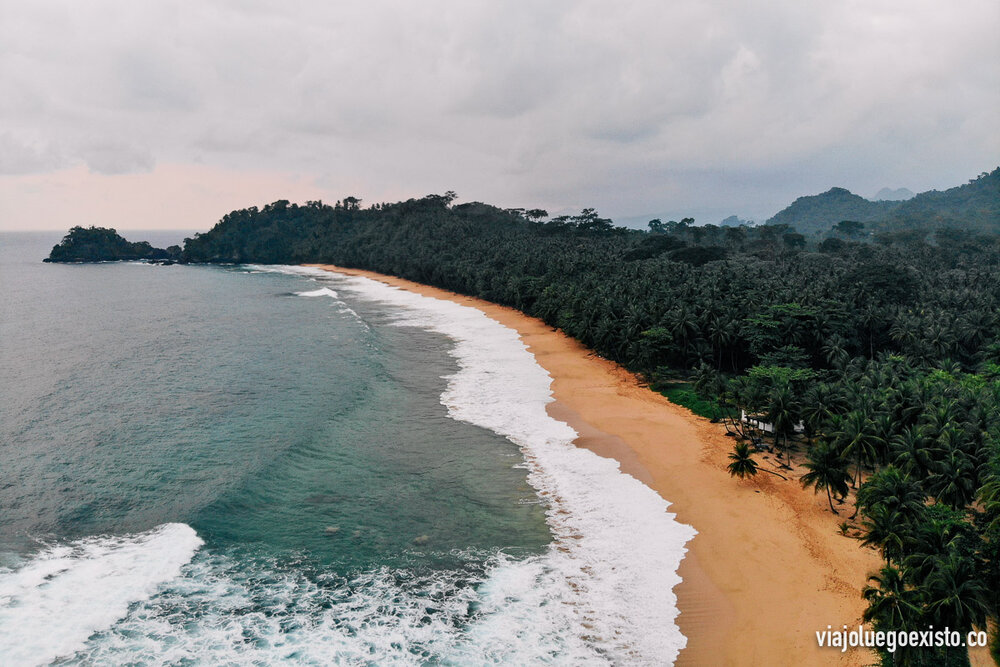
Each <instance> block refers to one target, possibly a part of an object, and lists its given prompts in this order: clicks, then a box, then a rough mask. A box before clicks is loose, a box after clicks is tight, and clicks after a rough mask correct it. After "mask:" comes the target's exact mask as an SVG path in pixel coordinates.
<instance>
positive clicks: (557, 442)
mask: <svg viewBox="0 0 1000 667" xmlns="http://www.w3.org/2000/svg"><path fill="white" fill-rule="evenodd" d="M253 269H255V270H261V271H274V270H277V271H281V272H284V273H293V274H297V275H303V276H306V277H310V278H313V279H314V280H315V281H316V282H318V283H319V284H320V285H321V286H322V287H320V288H319V289H316V290H309V291H305V292H303V293H301V295H302V296H327V297H331V298H332V299H333V300H334V304H333V305H334V306H335V307H338V308H342V307H346V306H347V304H345V303H344V302H343V301H342V299H344V298H345V296H346V297H348V298H349V300H351V301H355V302H356V301H357V300H365V301H374V302H379V303H383V304H386V305H388V306H390V311H391V312H393V313H395V314H396V319H395V323H396V324H398V325H400V326H414V327H420V328H423V329H429V330H432V331H435V332H439V333H441V334H444V335H446V336H448V337H449V338H451V339H452V340H453V341H454V345H453V348H452V349H451V351H450V353H451V355H452V356H453V357H454V358H455V361H456V364H457V366H458V370H457V372H456V373H454V374H453V375H451V376H450V377H448V378H447V385H446V390H445V391H444V393H443V394H442V396H441V402H442V403H443V404H444V405H445V406H446V409H447V411H448V414H449V415H450V416H451V417H453V418H454V419H458V420H461V421H465V422H468V423H472V424H475V425H478V426H480V427H483V428H487V429H490V430H492V431H495V432H497V433H500V434H502V435H504V436H506V437H507V438H509V439H510V440H511V441H512V442H514V443H516V444H517V445H518V446H519V447H520V449H521V451H522V453H523V458H524V465H525V467H526V468H527V470H528V481H529V482H530V483H531V485H532V486H533V487H534V488H535V489H536V491H537V493H538V495H539V496H540V497H541V498H542V499H543V500H544V502H545V505H546V508H547V519H548V523H549V526H550V530H551V532H552V534H553V541H552V543H551V544H550V546H549V547H548V548H547V549H546V551H544V552H543V553H542V554H540V555H537V556H530V557H514V556H511V555H508V554H505V553H503V552H499V553H498V552H493V553H473V552H471V551H470V552H469V553H468V554H467V555H465V556H463V558H464V559H465V561H464V562H465V564H464V565H463V566H462V567H458V568H454V569H449V570H438V571H429V572H428V571H407V570H392V569H388V568H384V567H383V568H379V569H376V570H372V571H367V572H357V573H354V574H351V575H350V576H341V575H337V574H334V573H325V574H323V573H321V574H318V575H315V574H312V575H311V574H308V573H306V572H303V571H300V570H299V569H297V568H295V567H290V566H288V564H282V563H280V562H278V561H275V560H273V559H272V558H271V557H266V556H265V557H261V558H253V557H249V558H248V557H247V556H246V554H243V555H234V554H227V553H212V551H211V550H207V549H200V550H199V548H198V547H199V545H200V544H201V541H200V540H199V538H198V537H197V535H195V534H194V531H193V530H191V529H190V528H189V527H187V526H184V525H177V524H171V525H168V526H163V527H161V528H159V529H157V530H156V531H152V532H150V533H145V534H142V535H137V536H131V537H128V538H105V537H101V538H91V539H89V540H82V541H80V542H77V543H73V544H71V545H67V546H66V547H53V548H51V549H49V550H47V551H43V552H42V553H41V554H39V555H37V556H36V557H35V558H33V559H32V560H31V561H29V562H28V563H27V564H26V565H24V566H21V567H20V568H19V569H15V570H13V571H8V572H2V571H0V582H2V583H0V586H3V588H0V655H3V656H4V658H5V660H6V662H8V663H11V664H39V663H44V662H48V661H50V660H52V659H53V658H56V657H57V656H64V657H63V658H61V659H60V663H62V662H66V663H71V664H88V665H89V664H111V663H113V664H120V663H134V664H178V663H194V664H259V665H272V664H289V663H294V664H329V663H337V664H349V665H370V664H378V665H420V664H428V663H432V664H443V665H467V664H468V665H482V664H516V665H521V664H558V665H563V664H574V665H576V664H601V663H606V664H658V665H660V664H669V663H671V662H672V661H673V660H674V659H675V658H676V656H677V653H678V651H679V650H680V649H681V648H682V647H683V646H684V645H685V642H686V640H685V638H684V637H683V635H682V634H681V633H680V631H679V629H678V628H677V626H676V624H675V622H674V621H675V618H676V615H677V608H676V598H675V596H674V594H673V591H672V589H673V587H674V585H676V584H677V583H678V582H679V581H680V578H679V577H678V575H677V573H676V571H677V567H678V565H679V564H680V561H681V559H682V558H683V556H684V553H685V547H684V545H685V543H686V542H687V541H688V540H689V539H691V537H693V535H694V530H693V529H692V528H690V527H689V526H686V525H683V524H680V523H678V522H677V521H675V520H674V517H673V515H672V514H670V513H669V512H668V511H667V508H668V506H669V504H668V503H667V502H666V501H664V500H663V499H662V498H660V497H659V495H657V494H656V493H655V492H653V491H652V490H651V489H649V488H648V487H646V486H645V485H643V484H641V483H640V482H638V481H637V480H635V479H634V478H632V477H630V476H628V475H625V474H623V473H622V472H621V471H620V469H619V465H618V463H617V462H616V461H613V460H611V459H606V458H602V457H599V456H597V455H596V454H593V453H592V452H590V451H588V450H585V449H580V448H577V447H576V446H574V445H573V440H574V439H575V437H576V433H575V432H574V431H573V429H572V428H570V427H569V426H568V425H566V424H564V423H562V422H560V421H557V420H555V419H553V418H551V417H550V416H549V415H548V413H547V412H546V410H545V406H546V404H547V403H549V402H550V401H552V400H553V399H552V395H551V390H550V385H551V378H550V376H549V375H548V374H547V373H546V372H545V371H544V369H542V368H541V367H540V366H539V365H538V364H537V363H536V362H535V359H534V357H533V356H532V355H531V354H530V352H529V351H528V350H527V349H526V348H525V346H524V344H523V343H522V342H521V340H520V339H519V337H518V335H517V333H516V332H515V331H513V330H511V329H509V328H506V327H503V326H501V325H500V324H499V323H497V322H495V321H493V320H491V319H489V318H488V317H486V316H485V315H484V314H483V313H482V312H481V311H479V310H476V309H474V308H469V307H465V306H461V305H458V304H455V303H453V302H450V301H443V300H439V299H432V298H428V297H423V296H419V295H417V294H414V293H411V292H406V291H402V290H398V289H395V288H392V287H389V286H387V285H384V284H382V283H379V282H375V281H371V280H367V279H364V278H353V277H351V278H346V277H342V276H335V275H333V274H330V273H328V272H325V271H322V270H319V269H307V268H301V267H253ZM328 286H329V287H328ZM333 287H336V290H335V289H333ZM334 295H336V296H334ZM196 551H197V553H196ZM11 576H13V578H11ZM47 577H49V578H48V579H47ZM25 610H27V611H28V613H27V614H26V615H24V616H21V617H19V615H20V614H21V612H24V611H25ZM57 613H58V619H55V618H54V617H55V615H56V614H57ZM52 628H58V631H53V630H52ZM25 638H27V639H25ZM18 642H24V644H23V645H19V643H18ZM50 644H51V645H50ZM11 656H13V657H14V659H11Z"/></svg>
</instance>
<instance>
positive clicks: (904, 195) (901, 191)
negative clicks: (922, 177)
mask: <svg viewBox="0 0 1000 667" xmlns="http://www.w3.org/2000/svg"><path fill="white" fill-rule="evenodd" d="M915 196H916V195H914V193H913V191H912V190H910V189H909V188H896V189H895V190H894V189H892V188H882V189H881V190H879V191H878V192H877V193H875V196H874V197H872V201H906V200H907V199H913V198H914V197H915Z"/></svg>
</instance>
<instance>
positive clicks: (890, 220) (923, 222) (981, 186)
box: [885, 167, 1000, 233]
mask: <svg viewBox="0 0 1000 667" xmlns="http://www.w3.org/2000/svg"><path fill="white" fill-rule="evenodd" d="M885 227H886V228H889V229H892V228H896V229H898V228H915V227H920V228H924V229H927V228H934V227H952V228H961V229H968V230H974V231H989V232H993V233H1000V167H998V168H997V169H994V170H993V171H992V172H990V173H988V174H987V173H983V174H980V176H979V177H978V178H975V179H973V180H971V181H969V182H968V183H966V184H965V185H960V186H958V187H954V188H949V189H948V190H944V191H943V192H939V191H937V190H931V191H929V192H923V193H921V194H919V195H916V196H915V197H913V198H912V199H910V200H908V201H905V202H902V203H901V204H900V205H899V207H898V208H896V209H894V210H893V211H892V213H891V214H890V215H889V216H888V217H887V219H886V223H885Z"/></svg>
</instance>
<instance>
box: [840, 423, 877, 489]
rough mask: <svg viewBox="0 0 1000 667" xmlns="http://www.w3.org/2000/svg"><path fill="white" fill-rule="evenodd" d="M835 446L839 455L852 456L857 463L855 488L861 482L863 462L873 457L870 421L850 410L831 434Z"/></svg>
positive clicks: (873, 437) (873, 438)
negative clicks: (838, 450)
mask: <svg viewBox="0 0 1000 667" xmlns="http://www.w3.org/2000/svg"><path fill="white" fill-rule="evenodd" d="M833 435H834V438H835V444H836V445H837V446H838V447H839V449H840V452H841V455H843V456H845V457H847V456H851V455H853V456H854V457H855V458H856V461H857V467H856V469H855V470H856V473H855V475H854V482H853V486H854V487H855V488H857V486H858V482H860V481H861V471H862V468H863V466H864V464H865V462H867V461H870V460H872V458H873V457H874V455H875V451H876V450H875V447H876V442H875V435H874V433H872V421H871V420H870V419H868V418H867V417H866V416H865V415H864V413H862V412H861V411H859V410H852V411H851V412H849V413H848V414H847V416H846V417H845V418H844V419H842V420H840V424H839V429H838V430H837V431H836V432H835V433H834V434H833Z"/></svg>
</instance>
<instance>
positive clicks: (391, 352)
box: [0, 233, 694, 665]
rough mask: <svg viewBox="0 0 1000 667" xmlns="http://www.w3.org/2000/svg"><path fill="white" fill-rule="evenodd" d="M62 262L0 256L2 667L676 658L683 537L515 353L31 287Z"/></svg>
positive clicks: (509, 338)
mask: <svg viewBox="0 0 1000 667" xmlns="http://www.w3.org/2000/svg"><path fill="white" fill-rule="evenodd" d="M59 236H60V235H58V234H10V233H7V234H0V287H2V289H0V663H2V664H4V665H45V664H57V665H64V664H72V665H76V664H86V665H90V664H182V665H188V664H213V665H214V664H254V665H269V664H309V665H324V664H349V665H394V664H400V665H416V664H433V665H438V664H441V665H481V664H518V665H520V664H669V663H671V662H672V661H673V660H674V658H675V657H676V654H677V652H678V651H679V650H680V648H682V647H683V646H684V643H685V640H684V637H683V636H682V635H681V634H680V632H679V630H678V628H677V626H676V625H675V623H674V619H675V616H676V614H677V609H676V600H675V598H674V595H673V593H672V590H671V589H672V587H673V586H674V585H675V584H676V583H677V582H678V581H679V579H678V577H677V575H676V570H677V567H678V565H679V563H680V560H681V558H682V557H683V554H684V544H685V543H686V542H687V540H689V539H690V538H691V537H692V536H693V534H694V531H693V530H692V529H691V528H690V527H688V526H685V525H682V524H679V523H678V522H676V521H675V520H674V519H673V516H672V515H671V514H670V513H669V511H668V510H667V508H668V504H667V503H666V502H665V501H663V500H662V499H661V498H660V497H659V496H658V495H657V494H655V493H654V492H653V491H651V490H650V489H648V488H647V487H645V486H644V485H642V484H640V483H639V482H638V481H636V480H635V479H633V478H632V477H629V476H627V475H624V474H622V473H621V472H620V471H619V470H618V465H617V463H615V462H614V461H611V460H608V459H603V458H600V457H598V456H597V455H595V454H593V453H591V452H589V451H587V450H583V449H578V448H576V447H574V446H573V445H572V444H571V443H572V440H573V438H574V437H575V433H574V432H573V430H572V429H571V428H570V427H569V426H568V425H566V424H563V423H561V422H559V421H556V420H554V419H552V418H551V417H549V416H548V414H547V413H546V411H545V405H546V403H547V402H549V401H550V400H551V395H550V390H549V383H550V380H551V379H550V378H549V376H548V375H547V373H546V372H545V371H544V370H543V369H542V368H541V367H540V366H538V365H537V364H536V363H535V361H534V358H533V357H532V356H531V354H530V353H528V352H527V350H526V349H525V348H524V346H523V344H522V343H521V342H520V341H519V339H518V337H517V335H516V333H515V332H513V331H512V330H510V329H507V328H505V327H503V326H501V325H499V324H498V323H496V322H494V321H492V320H489V319H488V318H486V317H485V315H483V314H482V313H481V312H480V311H478V310H475V309H472V308H467V307H464V306H460V305H457V304H454V303H451V302H447V301H441V300H436V299H431V298H427V297H422V296H418V295H415V294H412V293H409V292H404V291H401V290H397V289H394V288H391V287H388V286H386V285H383V284H381V283H377V282H374V281H370V280H367V279H364V278H355V277H347V276H338V275H334V274H330V273H327V272H323V271H320V270H317V269H307V268H300V267H273V266H267V267H265V266H181V265H173V266H158V265H148V264H141V263H103V264H91V265H52V264H43V263H42V262H41V259H42V258H43V257H44V256H46V255H47V253H48V250H49V249H50V248H51V246H52V245H53V244H54V243H56V242H58V240H59ZM127 236H128V235H127ZM132 236H136V238H144V239H149V240H150V241H151V242H153V244H154V245H167V244H170V243H176V242H179V241H180V239H181V235H180V234H176V233H163V234H150V233H139V234H133V235H132ZM129 237H130V238H131V236H129Z"/></svg>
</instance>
